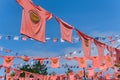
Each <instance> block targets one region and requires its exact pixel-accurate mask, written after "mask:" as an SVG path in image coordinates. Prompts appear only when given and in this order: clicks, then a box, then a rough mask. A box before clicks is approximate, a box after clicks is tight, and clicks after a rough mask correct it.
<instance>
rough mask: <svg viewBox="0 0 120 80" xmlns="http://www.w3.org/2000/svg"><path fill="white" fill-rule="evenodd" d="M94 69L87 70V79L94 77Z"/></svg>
mask: <svg viewBox="0 0 120 80" xmlns="http://www.w3.org/2000/svg"><path fill="white" fill-rule="evenodd" d="M94 74H95V73H94V68H90V69H88V76H89V77H93V76H94Z"/></svg>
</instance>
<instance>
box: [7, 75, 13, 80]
mask: <svg viewBox="0 0 120 80" xmlns="http://www.w3.org/2000/svg"><path fill="white" fill-rule="evenodd" d="M6 80H14V79H13V77H11V76H6Z"/></svg>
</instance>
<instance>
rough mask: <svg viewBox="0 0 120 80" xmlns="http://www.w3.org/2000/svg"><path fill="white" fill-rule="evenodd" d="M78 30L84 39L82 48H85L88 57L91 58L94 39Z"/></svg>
mask: <svg viewBox="0 0 120 80" xmlns="http://www.w3.org/2000/svg"><path fill="white" fill-rule="evenodd" d="M76 32H77V34H78V36H79V37H80V38H81V40H82V48H83V52H84V55H85V57H86V58H88V59H89V58H90V56H91V43H92V41H93V39H92V38H91V37H89V36H88V35H86V34H84V33H82V32H80V31H79V30H76Z"/></svg>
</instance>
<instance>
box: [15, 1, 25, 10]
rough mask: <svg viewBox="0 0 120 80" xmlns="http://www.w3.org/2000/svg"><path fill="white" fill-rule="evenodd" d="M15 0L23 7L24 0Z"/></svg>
mask: <svg viewBox="0 0 120 80" xmlns="http://www.w3.org/2000/svg"><path fill="white" fill-rule="evenodd" d="M16 1H17V3H18V4H19V5H20V6H21V7H22V8H24V5H25V4H24V1H25V0H16Z"/></svg>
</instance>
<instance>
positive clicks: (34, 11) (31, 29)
mask: <svg viewBox="0 0 120 80" xmlns="http://www.w3.org/2000/svg"><path fill="white" fill-rule="evenodd" d="M17 2H18V4H19V5H20V6H22V8H23V12H22V23H21V31H20V33H21V34H23V35H26V36H28V37H30V38H33V39H35V40H38V41H41V42H45V41H46V40H45V26H46V21H47V20H49V19H51V18H52V14H51V13H49V12H48V11H46V10H44V9H43V8H42V7H40V6H36V5H34V4H33V3H32V1H31V0H17Z"/></svg>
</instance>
